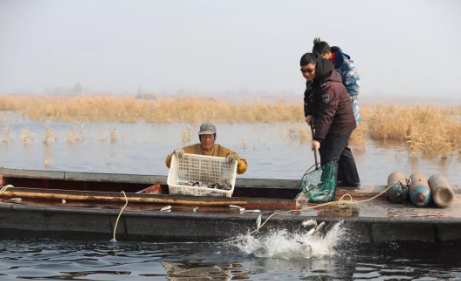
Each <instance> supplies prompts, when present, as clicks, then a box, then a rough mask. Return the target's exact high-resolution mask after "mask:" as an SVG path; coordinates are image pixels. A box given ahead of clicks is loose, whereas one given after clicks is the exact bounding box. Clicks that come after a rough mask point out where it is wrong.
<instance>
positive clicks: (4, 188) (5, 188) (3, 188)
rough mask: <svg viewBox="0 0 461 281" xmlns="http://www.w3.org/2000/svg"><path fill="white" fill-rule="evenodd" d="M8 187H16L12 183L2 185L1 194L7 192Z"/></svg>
mask: <svg viewBox="0 0 461 281" xmlns="http://www.w3.org/2000/svg"><path fill="white" fill-rule="evenodd" d="M8 188H14V186H13V185H12V184H7V185H5V186H4V187H2V189H0V195H1V194H2V193H3V192H5V191H6V190H7V189H8Z"/></svg>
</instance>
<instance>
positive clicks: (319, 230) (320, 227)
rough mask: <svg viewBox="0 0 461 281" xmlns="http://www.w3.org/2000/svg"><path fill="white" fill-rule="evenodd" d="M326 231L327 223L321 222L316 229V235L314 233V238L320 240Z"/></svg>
mask: <svg viewBox="0 0 461 281" xmlns="http://www.w3.org/2000/svg"><path fill="white" fill-rule="evenodd" d="M324 230H325V222H324V221H323V222H321V223H320V224H319V225H318V226H317V227H316V228H315V231H314V233H312V237H315V238H320V237H321V236H322V235H323V231H324Z"/></svg>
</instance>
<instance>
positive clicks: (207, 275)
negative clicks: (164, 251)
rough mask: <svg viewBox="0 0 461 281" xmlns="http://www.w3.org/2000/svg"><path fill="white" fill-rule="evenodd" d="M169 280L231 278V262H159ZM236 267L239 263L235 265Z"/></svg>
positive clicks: (185, 280)
mask: <svg viewBox="0 0 461 281" xmlns="http://www.w3.org/2000/svg"><path fill="white" fill-rule="evenodd" d="M161 263H162V265H163V267H164V268H165V270H166V272H167V278H168V280H171V281H192V280H197V281H201V280H222V281H228V280H231V278H232V274H231V270H232V268H233V265H232V264H227V263H204V262H202V260H184V261H182V262H161ZM236 267H237V268H239V267H241V265H239V264H238V265H236Z"/></svg>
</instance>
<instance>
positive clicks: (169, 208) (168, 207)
mask: <svg viewBox="0 0 461 281" xmlns="http://www.w3.org/2000/svg"><path fill="white" fill-rule="evenodd" d="M167 211H171V205H168V206H165V207H163V208H161V209H160V212H167Z"/></svg>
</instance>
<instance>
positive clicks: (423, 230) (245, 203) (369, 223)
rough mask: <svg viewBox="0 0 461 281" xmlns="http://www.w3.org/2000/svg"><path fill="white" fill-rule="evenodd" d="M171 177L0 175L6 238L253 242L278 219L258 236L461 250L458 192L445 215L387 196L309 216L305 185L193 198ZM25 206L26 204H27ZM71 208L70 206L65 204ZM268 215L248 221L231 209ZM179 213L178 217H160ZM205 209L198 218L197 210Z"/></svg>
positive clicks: (360, 192) (356, 193) (366, 189)
mask: <svg viewBox="0 0 461 281" xmlns="http://www.w3.org/2000/svg"><path fill="white" fill-rule="evenodd" d="M166 180H167V178H166V176H152V175H128V174H104V173H77V172H61V171H30V170H15V169H5V168H0V186H3V187H4V186H7V185H12V186H13V187H9V188H7V189H6V190H5V191H4V192H3V193H2V194H1V195H0V198H1V201H2V202H1V203H0V237H8V238H11V237H50V238H64V237H65V238H79V239H82V238H85V239H107V240H110V239H111V238H112V235H113V230H114V225H115V222H116V220H117V217H118V215H119V213H120V210H121V209H122V207H123V206H124V205H125V202H126V201H125V200H126V199H125V196H124V194H122V193H121V191H124V192H125V194H126V196H127V200H128V205H127V206H126V209H124V211H123V213H122V215H121V216H120V219H119V222H118V227H117V230H116V237H117V240H131V241H146V242H152V241H162V242H165V241H216V240H223V239H229V238H232V237H236V236H238V235H243V234H246V233H248V232H250V231H252V230H254V229H255V228H256V223H255V220H256V218H257V217H258V215H259V214H262V220H263V222H264V220H265V219H266V218H267V217H268V216H269V215H271V214H272V213H273V212H274V211H277V210H281V211H288V210H294V211H292V212H290V213H285V214H280V215H276V216H273V217H272V218H271V219H270V220H269V221H268V222H267V224H266V225H264V227H263V228H262V229H260V231H259V232H258V234H257V235H264V234H265V233H267V232H268V231H270V230H278V229H287V230H289V231H297V230H298V229H299V228H300V224H301V223H302V222H303V221H305V220H307V219H314V220H317V221H319V222H320V221H325V222H326V223H327V224H328V225H332V224H334V223H338V222H342V223H343V225H344V227H346V228H347V235H346V237H344V239H347V240H348V241H350V242H351V243H381V242H390V241H418V242H433V243H445V242H461V192H460V189H461V186H459V185H452V187H453V189H454V191H455V199H454V203H453V204H452V205H451V206H450V207H448V208H445V209H441V208H437V207H436V206H435V205H434V204H431V205H430V206H429V207H425V208H420V207H416V206H414V205H412V204H411V203H406V204H392V203H391V202H389V201H388V200H387V199H386V195H385V194H383V195H381V196H379V197H377V198H376V199H374V200H372V201H368V202H363V203H358V204H352V205H351V204H338V205H335V206H325V207H320V208H313V209H307V210H302V209H303V208H305V207H308V206H314V205H308V204H305V203H303V204H296V202H295V200H294V198H295V196H296V195H297V194H298V193H299V192H300V188H299V186H300V181H298V180H279V179H267V180H263V179H243V178H240V179H237V181H236V185H235V190H234V194H233V197H231V198H226V197H191V196H179V195H170V194H168V186H167V185H166ZM385 188H386V186H384V185H382V186H381V185H377V186H362V187H360V188H357V189H338V190H337V195H336V197H337V198H339V197H340V196H341V195H343V194H346V193H348V194H350V195H351V196H352V197H353V198H354V201H361V200H365V199H369V198H371V197H372V196H375V195H377V194H379V193H380V192H382V191H384V190H385ZM14 198H21V199H20V202H19V199H14ZM63 200H64V201H63ZM231 204H233V205H240V206H242V207H243V208H246V210H260V211H261V213H240V212H239V210H237V209H231V208H229V205H231ZM167 205H171V206H172V208H171V212H161V211H160V209H161V208H162V207H165V206H167ZM195 207H199V211H198V212H194V211H193V209H194V208H195Z"/></svg>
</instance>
